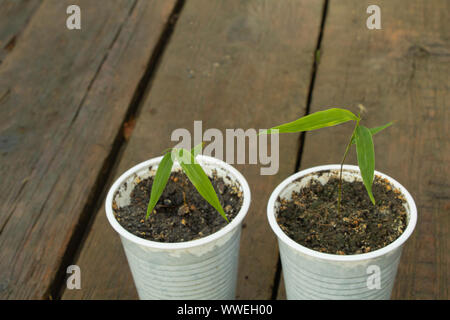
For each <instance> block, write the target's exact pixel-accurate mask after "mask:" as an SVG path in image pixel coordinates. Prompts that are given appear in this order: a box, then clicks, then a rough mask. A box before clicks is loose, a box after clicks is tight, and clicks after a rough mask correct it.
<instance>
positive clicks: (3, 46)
mask: <svg viewBox="0 0 450 320" xmlns="http://www.w3.org/2000/svg"><path fill="white" fill-rule="evenodd" d="M41 3H42V0H17V1H11V0H1V1H0V64H1V63H2V61H3V60H4V59H5V57H6V55H7V54H8V52H10V51H12V49H13V48H14V46H15V43H16V41H17V39H18V38H19V36H20V34H21V32H22V31H23V30H24V29H25V27H26V26H27V24H28V22H29V20H30V19H31V17H32V16H33V14H34V13H35V12H36V10H37V8H39V6H40V5H41Z"/></svg>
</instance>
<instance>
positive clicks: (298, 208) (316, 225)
mask: <svg viewBox="0 0 450 320" xmlns="http://www.w3.org/2000/svg"><path fill="white" fill-rule="evenodd" d="M338 184H339V179H338V178H337V177H336V178H334V177H331V178H330V180H329V181H328V182H327V183H326V184H325V185H322V184H321V183H320V182H318V181H316V180H312V181H311V183H310V184H309V186H307V187H305V188H304V189H302V190H301V191H300V192H294V193H293V194H292V199H291V200H289V201H286V200H285V199H283V200H281V201H280V199H278V201H279V202H280V207H279V209H278V212H277V221H278V224H279V225H280V227H281V229H282V230H283V231H284V232H285V233H286V234H287V235H288V236H289V237H290V238H291V239H293V240H294V241H296V242H297V243H299V244H301V245H303V246H305V247H307V248H310V249H313V250H316V251H320V252H324V253H331V254H340V255H351V254H360V253H367V252H370V251H374V250H377V249H380V248H382V247H385V246H386V245H388V244H390V243H391V242H393V241H394V240H395V239H397V238H398V237H399V236H400V235H401V234H402V233H403V231H404V230H405V228H406V225H407V212H406V209H405V207H404V206H403V203H405V202H406V201H405V199H404V198H403V196H402V195H401V194H400V192H399V191H398V190H395V189H394V188H393V187H392V186H391V185H390V184H389V182H388V181H387V180H383V179H381V178H379V177H375V180H374V184H373V187H372V189H373V190H372V191H373V195H374V197H375V200H376V205H373V204H372V202H371V201H370V199H369V196H368V195H367V191H366V189H365V187H364V185H363V183H362V182H356V181H355V182H346V181H343V182H342V201H341V211H340V213H338V211H337V198H338Z"/></svg>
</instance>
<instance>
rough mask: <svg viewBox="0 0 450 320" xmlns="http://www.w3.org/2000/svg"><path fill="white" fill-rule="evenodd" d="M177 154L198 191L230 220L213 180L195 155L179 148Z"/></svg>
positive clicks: (182, 166)
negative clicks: (196, 159)
mask: <svg viewBox="0 0 450 320" xmlns="http://www.w3.org/2000/svg"><path fill="white" fill-rule="evenodd" d="M175 155H176V158H177V160H178V162H179V163H180V166H181V168H182V169H183V171H184V173H185V174H186V176H187V177H188V179H189V180H190V181H191V182H192V184H193V185H194V187H195V188H196V189H197V191H198V193H200V195H201V196H202V197H203V198H204V199H205V200H206V201H208V203H209V204H210V205H212V206H213V207H214V208H215V209H216V210H217V211H218V212H219V213H220V214H221V215H222V217H223V218H224V219H225V220H226V221H227V222H229V221H228V218H227V216H226V215H225V211H224V210H223V208H222V205H221V204H220V201H219V198H218V197H217V194H216V191H215V190H214V187H213V185H212V183H211V181H210V180H209V178H208V176H207V175H206V173H205V171H203V169H202V167H201V166H200V165H199V164H198V163H197V162H196V161H195V157H194V155H193V154H192V153H191V152H189V151H188V150H185V149H179V150H177V151H176V152H175Z"/></svg>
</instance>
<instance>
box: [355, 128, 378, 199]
mask: <svg viewBox="0 0 450 320" xmlns="http://www.w3.org/2000/svg"><path fill="white" fill-rule="evenodd" d="M355 142H356V155H357V158H358V166H359V169H360V171H361V176H362V179H363V183H364V186H365V187H366V190H367V194H368V195H369V197H370V200H371V201H372V203H373V204H375V198H374V196H373V193H372V184H373V179H374V176H375V149H374V145H373V140H372V134H371V132H370V129H368V128H366V127H364V126H361V125H359V126H358V127H356V130H355Z"/></svg>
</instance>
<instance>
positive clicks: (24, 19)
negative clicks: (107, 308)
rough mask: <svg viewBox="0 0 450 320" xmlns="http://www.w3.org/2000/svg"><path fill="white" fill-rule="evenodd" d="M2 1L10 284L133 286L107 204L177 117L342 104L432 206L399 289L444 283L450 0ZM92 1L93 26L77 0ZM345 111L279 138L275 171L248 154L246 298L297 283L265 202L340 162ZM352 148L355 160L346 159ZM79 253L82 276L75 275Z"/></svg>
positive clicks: (54, 291)
mask: <svg viewBox="0 0 450 320" xmlns="http://www.w3.org/2000/svg"><path fill="white" fill-rule="evenodd" d="M372 2H373V1H366V0H339V1H336V0H328V1H326V0H324V1H322V0H314V1H312V0H283V1H269V0H265V1H261V0H248V1H238V0H230V1H215V0H186V1H183V0H108V2H107V3H108V5H104V3H103V1H101V2H100V1H94V0H71V1H68V0H63V1H62V0H48V1H41V0H28V1H27V0H14V1H13V0H2V1H0V177H1V183H0V200H1V201H0V299H60V298H61V299H136V298H137V294H136V291H135V288H134V284H133V281H132V279H131V274H130V271H129V268H128V265H127V262H126V259H125V256H124V253H123V250H122V247H121V244H120V241H119V238H118V236H117V235H116V234H115V233H114V231H113V230H112V228H111V227H110V226H109V225H108V223H107V221H106V217H105V212H104V209H103V205H104V200H105V194H106V192H107V190H108V188H109V186H110V185H111V183H112V182H113V181H114V179H115V178H116V177H117V176H119V175H120V174H121V173H122V172H124V171H125V170H126V169H128V168H130V167H131V166H133V165H134V164H137V163H138V162H141V161H144V160H146V159H149V158H153V157H155V156H158V155H160V154H161V153H162V151H163V150H164V149H166V148H167V147H169V146H171V145H173V142H171V141H170V134H171V132H172V131H173V130H175V129H177V128H187V129H188V130H191V131H192V129H193V123H194V120H202V121H203V123H202V124H203V128H204V130H206V129H207V128H218V129H220V130H225V129H226V128H244V129H245V128H256V129H258V128H268V127H270V126H272V125H274V124H278V123H282V122H286V121H289V120H293V119H296V118H299V117H300V116H302V115H305V114H308V113H311V112H314V111H318V110H322V109H325V108H328V107H346V108H350V109H353V110H357V106H358V104H363V105H364V106H365V107H366V109H367V111H368V112H367V113H366V114H364V119H365V121H366V124H367V125H369V126H375V125H380V124H383V123H386V122H387V121H390V120H395V121H396V122H395V125H394V126H393V127H392V128H390V129H389V130H386V131H385V132H384V133H383V134H380V135H379V136H378V135H377V137H376V138H375V146H376V169H377V170H379V171H382V172H385V173H386V174H388V175H391V176H393V177H395V179H396V180H398V181H400V182H401V183H402V184H403V185H404V186H405V187H406V188H407V189H408V190H409V191H410V192H411V193H412V195H413V197H414V198H415V200H416V204H417V206H418V212H419V221H418V225H417V227H416V230H415V232H414V235H413V237H412V238H411V239H410V240H409V241H408V242H407V244H406V246H405V249H404V253H403V256H402V260H401V264H400V268H399V272H398V275H397V281H396V285H395V288H394V293H393V298H395V299H448V298H449V293H448V285H449V280H450V279H449V270H450V266H449V258H448V257H449V254H448V252H449V247H450V246H449V239H450V237H449V235H448V234H449V217H450V183H449V182H448V178H449V173H450V170H449V163H450V145H449V136H450V132H449V114H450V112H449V108H450V105H449V101H450V90H449V83H450V82H449V73H450V29H449V28H448V25H447V23H448V20H449V12H450V8H449V5H450V3H449V2H448V1H441V0H395V1H392V0H378V1H376V2H377V4H378V5H379V7H380V8H381V19H382V20H381V21H382V29H381V30H369V29H368V28H367V27H366V19H367V18H368V16H369V14H367V13H366V9H367V7H368V6H369V5H370V4H372ZM70 4H76V5H78V6H79V7H80V8H81V17H82V20H81V22H82V28H81V30H68V29H67V28H66V19H67V17H68V15H67V14H66V8H67V7H68V6H69V5H70ZM349 130H350V129H349V127H348V126H346V125H343V126H338V127H334V128H332V129H327V130H323V131H317V132H312V133H308V134H306V135H295V134H293V135H283V136H281V137H280V155H281V156H280V167H279V172H278V174H276V175H272V176H261V175H260V171H259V169H260V167H259V166H258V165H237V166H236V167H237V168H238V169H239V170H240V171H241V172H242V173H243V174H244V175H245V177H246V178H247V180H248V182H249V184H250V187H251V191H252V200H253V201H252V204H251V209H250V212H249V215H248V217H247V218H246V221H245V227H244V229H243V234H242V240H241V253H240V265H239V276H238V291H237V298H238V299H284V298H285V293H284V286H283V282H282V277H280V273H281V267H280V265H279V262H278V251H277V250H278V249H277V244H276V239H275V236H274V235H273V234H272V232H271V231H270V228H269V226H268V223H267V221H266V215H265V208H266V203H267V200H268V197H269V195H270V193H271V191H272V190H273V188H274V187H275V186H276V185H277V184H278V183H280V182H281V181H282V180H283V179H285V178H286V177H287V176H289V175H290V174H292V173H294V172H296V171H297V170H299V169H303V168H307V167H311V166H315V165H321V164H328V163H338V162H339V161H340V159H341V156H342V151H343V150H342V148H343V145H344V144H345V141H346V139H347V136H348V132H349ZM347 163H355V157H354V156H353V157H349V160H348V161H347ZM72 264H76V265H78V266H80V268H81V275H82V288H81V289H80V290H68V289H66V278H67V276H68V275H67V273H66V269H67V267H68V266H69V265H72Z"/></svg>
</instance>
